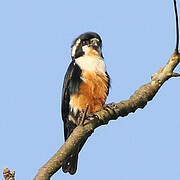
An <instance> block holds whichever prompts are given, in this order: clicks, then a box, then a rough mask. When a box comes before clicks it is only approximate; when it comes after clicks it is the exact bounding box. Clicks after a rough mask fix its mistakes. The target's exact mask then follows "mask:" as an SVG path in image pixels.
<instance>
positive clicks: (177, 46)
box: [174, 0, 179, 54]
mask: <svg viewBox="0 0 180 180" xmlns="http://www.w3.org/2000/svg"><path fill="white" fill-rule="evenodd" d="M174 12H175V16H176V49H175V52H176V54H178V53H179V51H178V49H179V22H178V11H177V4H176V0H174Z"/></svg>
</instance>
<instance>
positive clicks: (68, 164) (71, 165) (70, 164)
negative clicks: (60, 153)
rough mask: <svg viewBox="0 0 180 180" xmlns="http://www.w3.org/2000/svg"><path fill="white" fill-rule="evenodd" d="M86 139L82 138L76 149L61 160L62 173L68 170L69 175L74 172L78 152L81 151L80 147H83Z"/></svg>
mask: <svg viewBox="0 0 180 180" xmlns="http://www.w3.org/2000/svg"><path fill="white" fill-rule="evenodd" d="M86 141H87V138H85V139H84V140H83V142H82V143H81V144H80V145H79V147H78V148H77V150H76V151H75V152H74V153H73V154H71V155H70V156H68V158H67V159H66V160H65V161H64V162H63V164H62V170H63V172H64V173H67V172H68V173H69V174H71V175H73V174H75V173H76V170H77V164H78V154H79V152H80V151H81V149H82V147H83V145H84V144H85V142H86Z"/></svg>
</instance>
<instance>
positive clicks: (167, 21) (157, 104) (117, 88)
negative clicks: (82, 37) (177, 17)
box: [0, 0, 180, 180]
mask: <svg viewBox="0 0 180 180" xmlns="http://www.w3.org/2000/svg"><path fill="white" fill-rule="evenodd" d="M178 3H179V7H180V1H179V2H178ZM178 9H179V13H180V8H178ZM86 31H95V32H97V33H99V34H100V36H101V37H102V39H103V54H104V57H105V61H106V64H107V70H108V73H109V74H110V76H111V79H112V88H111V89H110V94H109V97H108V99H107V102H119V101H121V100H125V99H127V98H129V97H130V95H132V94H133V93H134V91H135V90H137V89H138V88H139V87H140V86H141V85H143V84H144V83H148V82H149V81H150V80H151V75H152V74H153V73H154V72H156V71H157V70H158V69H159V68H160V67H161V66H163V65H165V64H166V62H167V60H168V59H169V57H170V55H171V54H172V53H173V51H174V48H175V28H174V11H173V0H158V1H157V0H151V1H144V0H136V1H119V0H111V1H102V0H100V1H97V0H91V1H83V0H76V1H70V0H66V1H58V0H53V1H47V0H27V1H25V0H24V1H23V0H6V1H5V0H4V1H0V142H1V145H0V174H1V175H0V179H1V178H2V169H3V168H4V167H7V166H8V167H9V168H10V169H11V170H15V171H16V179H18V180H29V179H33V177H34V176H35V174H36V173H37V170H38V169H39V168H40V167H41V166H42V165H43V164H44V163H46V161H47V160H48V159H49V158H50V157H51V156H52V155H53V154H54V153H55V152H56V151H57V150H58V148H59V147H60V146H61V145H62V144H63V142H64V137H63V123H62V120H61V116H60V101H61V90H62V83H63V78H64V74H65V72H66V69H67V66H68V64H69V63H70V61H71V57H70V51H71V50H70V46H71V43H72V41H73V39H74V38H76V37H77V36H78V35H79V34H81V33H84V32H86ZM177 71H178V72H180V65H179V67H178V68H177ZM179 90H180V79H178V78H177V79H171V80H169V81H168V82H167V83H166V84H165V85H163V87H162V88H161V89H160V91H159V92H158V94H157V95H156V97H155V98H154V100H153V101H151V102H149V103H148V105H147V106H146V107H145V108H144V109H143V110H137V112H136V113H134V114H130V115H129V116H128V117H124V118H119V119H118V120H117V121H111V122H110V123H109V124H108V126H101V127H100V128H98V129H97V130H96V131H95V133H94V134H93V135H92V136H91V137H90V138H89V140H88V142H87V143H86V145H85V146H84V148H83V150H82V152H81V153H80V157H79V165H78V171H77V173H76V174H75V175H74V176H70V175H68V174H64V173H62V171H61V170H59V171H58V173H56V175H54V176H53V177H52V179H53V180H58V179H64V180H69V179H72V180H81V179H86V180H92V179H103V180H109V179H114V180H160V179H163V180H170V179H172V180H179V177H180V140H179V137H180V116H179V112H180V111H179V102H180V93H179Z"/></svg>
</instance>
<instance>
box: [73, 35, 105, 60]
mask: <svg viewBox="0 0 180 180" xmlns="http://www.w3.org/2000/svg"><path fill="white" fill-rule="evenodd" d="M71 47H72V54H71V55H72V58H73V59H76V58H78V57H81V56H84V55H90V54H94V55H98V56H102V52H101V48H102V40H101V38H100V36H99V35H98V34H97V33H94V32H86V33H84V34H81V35H80V36H78V37H77V38H76V39H75V40H74V41H73V43H72V46H71Z"/></svg>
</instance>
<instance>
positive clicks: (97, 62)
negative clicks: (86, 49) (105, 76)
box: [75, 56, 106, 73]
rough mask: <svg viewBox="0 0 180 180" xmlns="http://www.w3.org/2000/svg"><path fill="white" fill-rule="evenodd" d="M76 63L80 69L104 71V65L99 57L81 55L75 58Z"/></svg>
mask: <svg viewBox="0 0 180 180" xmlns="http://www.w3.org/2000/svg"><path fill="white" fill-rule="evenodd" d="M75 61H76V63H77V64H78V65H79V66H80V68H81V69H82V70H87V71H94V72H101V73H105V72H106V65H105V63H104V60H103V59H102V58H101V57H98V58H97V57H90V56H82V57H79V58H77V59H76V60H75Z"/></svg>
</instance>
